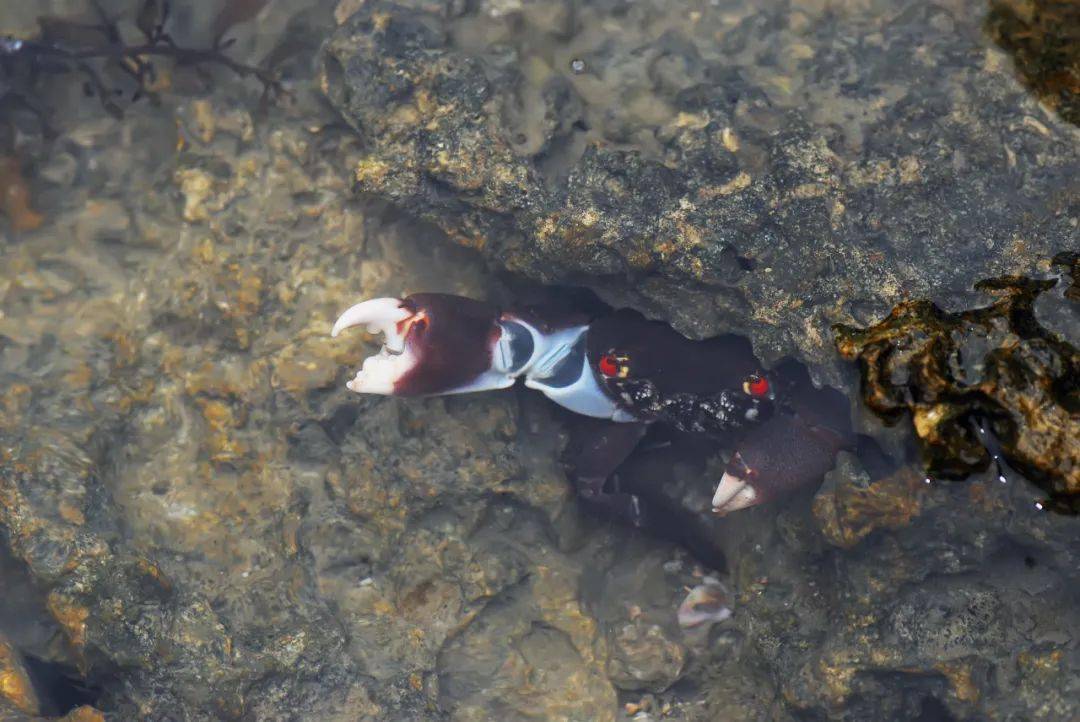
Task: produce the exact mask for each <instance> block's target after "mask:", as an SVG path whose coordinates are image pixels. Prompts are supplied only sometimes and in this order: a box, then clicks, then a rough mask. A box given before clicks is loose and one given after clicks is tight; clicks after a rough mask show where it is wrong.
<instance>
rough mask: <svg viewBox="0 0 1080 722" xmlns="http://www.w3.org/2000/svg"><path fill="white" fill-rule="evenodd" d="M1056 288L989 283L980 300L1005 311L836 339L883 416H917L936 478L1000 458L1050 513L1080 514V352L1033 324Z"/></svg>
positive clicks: (925, 319) (934, 317) (889, 322)
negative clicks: (1035, 488)
mask: <svg viewBox="0 0 1080 722" xmlns="http://www.w3.org/2000/svg"><path fill="white" fill-rule="evenodd" d="M1054 286H1055V281H1052V280H1048V281H1037V280H1025V279H1020V278H1003V279H997V280H993V281H985V282H983V283H981V284H980V286H979V287H980V289H982V290H984V291H986V292H988V293H991V294H993V295H996V296H998V297H999V300H998V301H996V302H995V303H993V304H991V305H990V306H986V307H983V308H976V309H973V310H971V311H965V312H960V313H952V314H950V313H946V312H944V311H942V310H941V309H940V308H938V307H937V306H935V305H933V304H931V303H928V302H925V301H923V302H919V301H914V302H908V303H905V304H901V305H900V306H897V307H896V308H895V309H894V310H893V312H892V314H891V315H890V316H889V317H888V318H886V319H885V320H883V321H881V322H880V323H878V324H876V325H874V326H871V327H870V328H867V329H863V330H860V329H855V328H852V327H848V326H841V327H838V328H837V336H838V338H837V347H838V348H839V349H840V352H841V354H843V355H844V357H845V358H848V359H853V360H854V359H858V360H859V362H860V368H861V369H862V371H863V384H862V389H863V400H864V401H865V402H866V404H867V405H868V406H869V407H870V408H871V409H872V410H873V411H874V412H876V413H878V414H880V415H881V416H883V417H886V418H888V419H890V420H896V419H897V418H899V416H900V415H901V414H903V413H904V412H907V413H908V414H910V417H911V422H912V428H913V430H914V432H915V435H916V437H917V438H918V439H919V443H920V445H921V447H922V451H923V456H924V458H925V459H926V463H927V467H928V468H929V470H930V473H931V474H932V475H937V474H943V475H946V476H951V477H955V476H964V475H967V474H970V473H972V472H974V471H978V470H981V469H983V468H986V466H987V465H988V464H989V463H990V462H991V460H992V458H993V457H997V456H998V455H999V452H998V447H999V446H1000V450H1001V451H1000V453H1001V455H1003V456H1004V459H1005V460H1007V461H1008V462H1009V463H1010V464H1012V465H1013V466H1015V467H1016V468H1018V469H1021V470H1023V472H1024V473H1025V474H1026V475H1027V476H1030V477H1031V478H1032V479H1034V480H1035V481H1036V482H1038V483H1040V485H1041V486H1042V487H1043V488H1044V489H1045V490H1046V491H1047V493H1049V494H1050V500H1049V502H1048V503H1049V504H1051V505H1054V506H1060V507H1061V508H1062V509H1073V510H1075V509H1080V445H1078V444H1077V443H1076V439H1078V438H1080V416H1078V415H1077V413H1076V409H1077V408H1078V407H1080V351H1078V350H1077V347H1076V346H1074V345H1072V344H1070V343H1069V342H1068V341H1067V340H1065V339H1064V338H1062V337H1060V336H1058V335H1056V334H1054V333H1050V332H1048V331H1046V330H1044V329H1043V328H1042V327H1041V326H1040V324H1039V320H1038V318H1037V317H1036V314H1035V302H1036V300H1037V298H1038V296H1039V294H1041V293H1043V292H1045V291H1047V290H1049V289H1051V288H1053V287H1054Z"/></svg>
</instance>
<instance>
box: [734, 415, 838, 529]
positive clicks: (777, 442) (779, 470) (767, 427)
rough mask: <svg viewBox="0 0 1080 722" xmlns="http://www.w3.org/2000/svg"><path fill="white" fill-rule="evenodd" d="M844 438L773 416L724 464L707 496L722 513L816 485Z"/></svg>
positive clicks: (791, 417) (790, 419) (834, 457)
mask: <svg viewBox="0 0 1080 722" xmlns="http://www.w3.org/2000/svg"><path fill="white" fill-rule="evenodd" d="M847 443H848V442H847V440H846V439H845V438H844V436H843V435H842V434H840V433H839V432H838V431H836V430H835V429H830V428H826V427H822V426H817V425H813V424H807V423H804V420H803V419H800V418H798V417H795V416H790V415H781V416H777V417H775V418H773V419H771V420H769V421H768V422H766V423H765V424H763V425H762V426H761V427H760V428H758V429H757V430H755V431H754V433H753V434H752V435H750V436H749V437H748V438H747V439H746V442H745V443H744V444H742V445H741V446H740V448H739V450H738V451H737V452H735V453H734V454H733V455H732V457H731V459H730V460H729V461H728V464H727V467H726V469H725V470H724V474H723V476H722V477H721V478H720V483H719V484H717V486H716V491H715V493H714V494H713V498H712V507H713V512H714V513H716V514H720V515H724V514H728V513H730V512H733V511H738V510H739V509H745V508H747V507H750V506H755V505H757V504H763V503H765V502H768V501H771V500H773V499H776V498H778V497H781V496H784V495H785V494H787V493H789V492H792V491H794V490H796V489H799V488H801V487H804V486H808V485H809V484H812V483H814V482H817V481H821V479H822V477H824V476H825V474H826V472H828V471H829V469H831V468H832V467H833V464H834V462H835V460H836V455H837V453H838V452H839V451H840V449H842V448H844V447H845V446H846V445H847Z"/></svg>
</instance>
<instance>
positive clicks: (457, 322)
mask: <svg viewBox="0 0 1080 722" xmlns="http://www.w3.org/2000/svg"><path fill="white" fill-rule="evenodd" d="M498 318H499V312H498V310H497V309H496V308H495V307H493V306H490V305H488V304H486V303H483V302H481V301H474V300H472V299H469V298H463V297H461V296H452V295H448V294H441V293H417V294H414V295H412V296H408V297H406V298H404V299H401V300H399V299H396V298H374V299H371V300H368V301H363V302H361V303H358V304H356V305H355V306H353V307H351V308H349V309H348V310H347V311H345V312H344V313H343V314H341V316H340V317H339V318H338V320H337V321H336V322H335V323H334V328H333V330H331V332H330V335H331V336H337V335H338V334H340V333H341V332H342V331H343V330H345V329H347V328H350V327H352V326H364V327H366V328H367V330H368V331H369V332H371V333H382V334H384V336H385V342H384V344H383V347H382V349H381V350H380V351H379V353H377V354H375V355H374V356H369V357H368V358H366V359H365V360H364V363H363V365H362V366H361V368H360V370H359V371H358V372H357V373H356V376H355V378H353V379H352V380H351V381H349V382H348V383H347V384H346V386H347V387H348V388H349V389H350V390H352V391H355V392H357V393H362V394H384V395H394V396H424V395H435V394H448V393H461V392H464V391H481V390H485V389H497V388H505V387H507V386H510V385H511V384H513V383H514V375H513V373H512V371H511V370H510V369H506V368H500V364H499V363H498V361H499V359H498V358H496V354H495V353H494V352H495V349H496V346H497V344H498V341H499V339H500V337H501V336H502V333H503V331H502V328H501V326H500V325H499V323H498Z"/></svg>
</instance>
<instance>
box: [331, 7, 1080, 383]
mask: <svg viewBox="0 0 1080 722" xmlns="http://www.w3.org/2000/svg"><path fill="white" fill-rule="evenodd" d="M414 5H417V6H418V7H405V6H402V5H396V4H389V3H378V2H373V3H368V4H366V5H365V6H364V8H363V9H362V10H361V11H360V12H359V13H357V14H356V15H354V16H353V17H352V18H351V19H350V20H348V21H347V22H346V23H345V24H344V25H343V26H342V27H341V28H340V29H339V31H338V32H337V33H336V34H335V35H334V36H333V37H332V38H331V39H330V40H329V42H328V43H327V44H326V46H325V49H324V52H323V56H322V58H321V65H322V74H323V80H322V82H323V89H324V91H325V92H326V94H327V96H328V97H329V98H330V100H331V102H332V103H333V104H334V106H335V107H336V108H337V109H338V110H339V111H340V112H341V114H342V117H343V118H344V119H345V120H346V121H347V122H349V123H350V124H351V125H352V126H353V127H354V128H355V129H356V131H357V132H358V133H359V135H360V137H361V138H362V139H363V141H364V153H363V156H362V157H361V159H360V161H359V162H358V164H357V166H356V168H355V176H356V181H357V189H358V190H359V191H361V192H364V193H368V194H372V195H374V196H377V197H379V198H383V199H386V200H389V201H391V202H393V203H395V204H397V205H399V206H401V207H403V208H408V209H409V211H410V213H413V214H415V215H417V216H418V217H421V218H424V219H425V220H428V221H430V222H432V223H434V224H436V225H438V226H439V227H440V228H442V229H443V230H444V231H446V233H447V234H448V235H449V236H450V237H451V238H453V239H454V240H456V241H457V242H459V243H462V244H464V245H467V246H469V247H473V248H477V249H479V250H480V252H481V253H482V254H483V255H484V256H485V257H486V258H488V259H489V260H490V261H491V262H492V263H494V264H496V265H498V266H501V267H505V268H508V269H510V270H513V271H516V272H520V273H524V274H528V275H530V276H532V277H535V278H538V279H542V280H544V281H563V282H579V283H583V284H587V285H589V286H590V287H592V288H594V289H596V290H598V291H599V292H600V293H601V294H602V295H603V296H604V297H605V298H606V299H607V300H609V301H611V302H612V303H614V304H616V305H631V306H634V307H636V308H638V309H640V310H643V311H645V312H646V313H647V314H650V315H653V316H657V317H660V318H663V319H665V320H668V321H669V322H671V323H672V324H673V325H674V326H675V327H676V328H678V329H679V330H680V331H683V332H684V333H686V334H687V335H689V336H692V337H706V336H711V335H715V334H717V333H719V332H722V331H737V332H741V333H744V334H746V335H748V336H749V337H750V338H751V339H752V340H753V341H754V344H755V348H756V350H757V351H758V354H759V356H761V357H763V358H765V359H767V360H775V359H777V358H779V357H781V356H783V355H786V354H795V355H797V356H799V357H800V358H802V359H803V360H805V361H808V362H810V363H812V364H813V365H814V366H815V370H816V372H817V373H818V375H819V377H823V378H824V377H832V378H835V376H836V374H835V367H834V366H833V364H834V363H835V356H834V353H833V348H832V342H831V332H830V327H831V326H832V324H834V323H837V322H843V323H854V324H857V325H864V324H866V323H868V322H870V321H872V320H876V319H877V318H879V317H881V316H883V315H885V314H887V313H888V311H889V310H890V309H891V308H892V307H893V306H894V305H895V304H897V303H898V302H900V301H902V300H905V299H908V298H931V299H933V300H936V301H938V302H941V303H943V304H945V305H947V306H950V307H952V306H954V305H957V304H959V305H967V304H968V303H969V301H970V298H971V297H970V295H969V293H970V290H971V287H972V285H973V283H974V282H975V281H977V280H980V279H982V278H985V277H989V276H998V275H1004V274H1006V273H1018V274H1026V273H1032V272H1035V271H1037V270H1040V269H1041V270H1046V269H1047V268H1048V263H1049V259H1050V257H1051V256H1052V255H1053V254H1054V253H1056V252H1059V251H1062V250H1067V249H1070V248H1073V247H1075V246H1076V243H1077V236H1078V233H1080V229H1078V225H1077V224H1078V219H1077V214H1078V205H1077V204H1078V201H1077V198H1078V182H1080V181H1078V178H1080V172H1078V171H1080V155H1078V152H1080V151H1078V148H1080V132H1078V130H1077V128H1075V127H1074V126H1072V125H1070V124H1068V123H1067V122H1064V121H1062V120H1061V119H1059V118H1058V117H1056V116H1055V115H1054V113H1053V112H1051V111H1049V110H1047V109H1045V108H1043V107H1041V106H1040V105H1039V104H1038V102H1037V101H1036V100H1035V99H1033V98H1031V97H1029V96H1028V95H1027V93H1026V92H1025V91H1024V88H1023V86H1022V85H1021V84H1020V83H1019V82H1017V79H1016V78H1015V77H1014V71H1013V68H1012V64H1011V62H1010V60H1009V58H1008V56H1007V55H1005V54H1004V53H1003V52H1002V51H1001V50H999V49H998V48H997V47H995V46H994V44H993V43H992V41H991V40H990V39H989V38H987V37H986V36H985V35H984V34H983V32H982V26H981V24H980V21H981V19H982V18H983V16H984V13H985V10H986V8H985V5H984V4H983V3H981V2H977V1H976V0H969V1H967V2H951V3H950V2H911V3H901V4H897V3H894V2H886V1H884V0H882V1H880V2H877V1H871V2H852V3H839V4H837V3H817V2H807V3H788V2H771V3H764V4H763V3H757V2H725V3H721V4H717V3H709V2H700V3H698V2H687V3H682V4H679V5H678V6H677V7H676V6H670V5H668V4H664V3H658V2H657V3H654V2H633V3H631V2H619V1H617V0H613V1H610V2H602V3H598V4H591V5H589V6H587V7H579V6H577V5H571V4H569V3H566V4H564V3H560V2H544V1H543V0H537V1H535V2H522V3H513V4H510V5H507V4H505V3H493V2H491V3H485V2H482V3H479V5H478V6H477V7H476V9H475V10H472V11H468V12H463V11H462V10H461V9H460V8H458V6H457V5H454V4H447V5H445V6H443V5H441V4H439V3H430V4H424V3H415V4H414Z"/></svg>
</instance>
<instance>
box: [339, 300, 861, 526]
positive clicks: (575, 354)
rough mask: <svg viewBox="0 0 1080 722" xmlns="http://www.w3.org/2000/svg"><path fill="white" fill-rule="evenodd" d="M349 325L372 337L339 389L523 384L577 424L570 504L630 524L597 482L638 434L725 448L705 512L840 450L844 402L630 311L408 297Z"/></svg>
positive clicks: (763, 496)
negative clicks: (574, 493) (693, 438)
mask: <svg viewBox="0 0 1080 722" xmlns="http://www.w3.org/2000/svg"><path fill="white" fill-rule="evenodd" d="M352 326H364V327H366V328H367V330H368V331H369V332H370V333H382V334H384V336H385V341H384V344H383V347H382V349H381V350H380V351H379V352H378V353H377V354H376V355H374V356H370V357H368V358H367V359H365V360H364V362H363V365H362V367H361V369H360V370H359V371H357V372H356V375H355V377H354V378H353V379H352V380H350V381H349V382H348V383H347V384H346V385H347V387H348V388H349V389H350V390H352V391H355V392H357V393H368V394H383V395H392V396H431V395H441V394H458V393H466V392H474V391H486V390H492V389H502V388H507V387H509V386H512V385H513V384H514V383H516V381H517V380H518V379H522V380H523V382H524V384H525V386H527V387H529V388H531V389H535V390H537V391H539V392H540V393H542V394H544V395H545V396H547V397H548V398H549V399H551V400H552V401H554V402H555V403H557V404H559V405H560V406H562V407H564V408H566V409H569V410H570V411H573V412H575V413H576V414H579V415H581V416H582V417H587V418H583V419H582V422H583V423H579V424H575V425H574V426H573V430H572V438H571V443H570V444H569V449H570V451H569V452H568V454H567V463H568V468H569V472H570V475H571V477H572V479H573V481H574V483H575V485H576V487H577V490H578V492H579V494H580V495H581V497H583V498H584V499H587V500H589V501H590V502H592V503H594V504H597V505H602V506H604V507H606V508H608V509H610V510H612V511H614V512H617V513H619V514H621V515H623V516H625V517H626V518H628V519H629V520H630V521H632V522H634V523H636V524H642V523H643V521H644V519H645V514H644V510H643V509H642V504H641V501H640V499H639V497H638V496H637V495H636V494H631V493H627V492H625V491H621V490H619V489H610V488H608V487H609V486H610V484H609V483H608V482H609V479H610V478H611V477H612V474H613V473H614V472H615V470H616V468H618V467H619V465H620V464H621V463H622V462H623V461H625V460H626V458H627V457H628V456H629V455H630V454H631V452H633V450H634V448H635V447H636V446H637V445H638V444H639V442H640V441H641V439H642V438H643V437H644V435H645V432H646V430H647V429H648V428H649V427H650V426H651V425H654V424H663V425H666V426H668V427H670V428H671V429H672V430H674V431H676V432H678V433H684V434H691V435H704V436H708V437H710V438H713V439H715V440H716V441H717V443H718V444H720V446H721V447H723V448H726V449H728V450H730V452H731V455H730V458H729V460H728V462H727V465H726V468H725V470H724V473H723V474H722V475H721V478H720V479H719V480H717V484H716V487H715V491H714V492H713V497H712V510H713V512H714V513H715V514H718V515H723V514H726V513H728V512H732V511H736V510H738V509H743V508H746V507H749V506H753V505H756V504H760V503H763V502H766V501H769V500H771V499H775V498H778V497H782V496H784V495H786V494H787V493H789V492H791V491H793V490H795V489H798V488H800V487H803V486H806V485H808V484H811V483H813V482H815V481H820V480H821V478H822V477H823V476H824V474H825V473H826V472H827V471H828V470H829V469H830V468H832V466H833V462H834V460H835V457H836V454H837V452H838V451H839V450H840V449H841V448H845V447H847V446H850V445H851V443H852V441H853V433H852V430H851V424H850V419H849V416H848V407H847V404H846V400H845V399H844V398H843V397H842V395H841V394H839V392H836V391H833V390H829V389H818V388H815V387H814V386H813V384H812V383H811V382H810V379H809V376H808V375H807V374H806V372H805V370H803V369H801V367H798V366H797V365H795V364H781V365H780V366H778V367H777V368H776V369H774V370H772V371H766V370H764V369H763V368H762V364H761V363H760V362H759V361H758V360H757V358H755V356H754V354H753V352H752V350H751V348H750V344H749V342H748V341H746V340H745V339H742V338H739V337H736V336H721V337H717V338H713V339H708V340H704V341H692V340H690V339H687V338H686V337H685V336H683V335H681V334H679V333H678V332H676V331H675V330H674V329H672V328H671V327H669V326H667V325H666V324H664V323H661V322H658V321H649V320H646V319H645V318H643V317H642V316H641V315H639V314H637V313H635V312H631V311H625V310H624V311H615V312H610V313H606V314H602V315H599V316H595V317H589V316H586V315H583V314H575V313H569V314H568V313H565V312H555V311H545V310H544V309H542V308H531V307H530V308H522V309H517V310H513V309H508V310H503V309H499V308H496V307H495V306H493V305H491V304H488V303H484V302H481V301H476V300H473V299H469V298H463V297H460V296H453V295H447V294H438V293H418V294H413V295H411V296H407V297H406V298H404V299H396V298H376V299H372V300H368V301H363V302H361V303H358V304H356V305H355V306H352V307H351V308H349V309H348V310H346V311H345V312H344V313H343V314H341V316H340V317H339V318H338V319H337V322H336V323H335V324H334V327H333V330H332V332H331V333H332V335H333V336H337V335H338V334H339V333H341V331H343V330H345V329H347V328H350V327H352ZM838 397H839V398H838Z"/></svg>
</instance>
